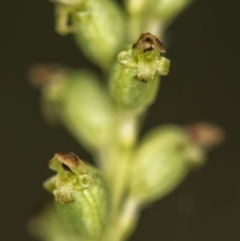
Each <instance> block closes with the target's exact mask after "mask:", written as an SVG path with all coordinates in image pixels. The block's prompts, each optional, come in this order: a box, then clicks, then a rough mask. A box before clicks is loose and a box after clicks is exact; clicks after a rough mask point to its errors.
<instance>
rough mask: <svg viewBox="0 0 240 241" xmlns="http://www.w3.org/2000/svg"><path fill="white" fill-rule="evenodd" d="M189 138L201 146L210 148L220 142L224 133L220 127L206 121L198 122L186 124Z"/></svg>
mask: <svg viewBox="0 0 240 241" xmlns="http://www.w3.org/2000/svg"><path fill="white" fill-rule="evenodd" d="M186 131H187V132H188V134H189V136H190V138H191V139H192V140H193V141H194V142H195V143H196V144H197V145H199V146H201V147H203V148H212V147H214V146H217V145H219V144H221V143H222V142H223V140H224V137H225V133H224V131H223V129H222V128H220V127H218V126H216V125H214V124H211V123H207V122H199V123H195V124H190V125H187V126H186Z"/></svg>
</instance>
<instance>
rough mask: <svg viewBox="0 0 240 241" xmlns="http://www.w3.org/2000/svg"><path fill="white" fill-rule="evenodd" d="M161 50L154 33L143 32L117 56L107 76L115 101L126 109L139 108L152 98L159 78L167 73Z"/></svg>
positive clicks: (163, 50) (167, 67)
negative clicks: (108, 76)
mask: <svg viewBox="0 0 240 241" xmlns="http://www.w3.org/2000/svg"><path fill="white" fill-rule="evenodd" d="M163 52H165V49H164V47H163V44H162V43H161V42H160V41H159V40H158V39H157V37H156V36H154V35H152V34H150V33H145V34H142V35H141V36H140V38H139V39H138V41H137V42H136V43H135V44H133V46H132V48H130V49H129V50H128V51H122V52H120V53H119V55H118V63H117V64H116V65H115V66H114V68H113V70H112V73H111V75H110V79H109V88H110V92H111V95H112V97H113V99H114V100H115V101H116V103H117V104H118V105H119V106H121V107H123V108H127V109H135V110H139V109H140V110H142V109H145V108H146V107H147V106H148V105H150V104H151V103H152V102H153V100H154V99H155V97H156V94H157V91H158V86H159V82H160V81H159V78H158V75H157V74H160V75H167V74H168V71H169V67H170V61H169V60H168V59H166V58H164V57H162V56H160V53H163Z"/></svg>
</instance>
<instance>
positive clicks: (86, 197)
mask: <svg viewBox="0 0 240 241" xmlns="http://www.w3.org/2000/svg"><path fill="white" fill-rule="evenodd" d="M49 167H50V169H52V170H54V171H56V172H57V174H56V175H55V176H53V177H52V178H50V179H48V180H47V181H46V182H45V183H44V186H45V188H46V189H47V190H48V191H49V192H50V193H53V194H54V196H55V200H56V202H55V203H54V205H53V206H51V207H49V208H48V209H47V210H45V212H44V213H43V214H42V215H41V216H40V217H39V218H38V219H37V220H38V221H37V222H36V221H35V223H36V224H35V229H38V230H35V231H34V230H33V233H35V235H36V236H38V237H40V238H43V239H44V240H46V241H54V240H58V241H59V240H70V241H75V240H98V238H99V237H100V236H101V234H102V233H103V232H104V229H105V227H106V224H107V222H108V218H109V212H110V206H111V205H110V194H109V190H108V186H107V184H106V181H105V180H104V178H103V176H102V175H101V173H100V172H99V171H98V170H97V169H95V168H93V167H91V166H89V165H85V164H84V163H83V162H82V161H81V160H80V159H79V158H78V157H77V156H76V155H74V154H73V153H58V154H55V156H54V157H53V158H52V160H51V161H50V162H49ZM33 228H34V226H33ZM64 238H65V239H64Z"/></svg>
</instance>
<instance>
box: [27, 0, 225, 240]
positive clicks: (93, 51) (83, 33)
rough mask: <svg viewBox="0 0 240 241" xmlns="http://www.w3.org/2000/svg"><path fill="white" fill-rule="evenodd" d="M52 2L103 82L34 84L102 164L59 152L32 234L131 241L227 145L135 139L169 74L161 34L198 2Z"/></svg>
mask: <svg viewBox="0 0 240 241" xmlns="http://www.w3.org/2000/svg"><path fill="white" fill-rule="evenodd" d="M52 2H53V3H54V5H55V14H56V31H57V32H58V33H59V34H61V35H66V34H73V35H74V38H75V40H76V43H77V45H78V46H79V47H80V50H81V51H82V52H83V53H84V54H85V55H86V56H87V57H88V58H89V60H91V61H92V62H93V64H94V65H95V66H97V67H98V68H99V69H100V70H101V71H102V77H100V76H99V75H97V74H95V73H94V71H92V70H83V69H81V70H75V69H71V68H63V67H59V66H56V65H49V66H43V65H38V66H35V67H34V68H33V69H32V71H31V74H30V78H31V80H32V82H33V83H34V84H35V86H38V87H40V88H41V91H42V100H41V103H42V109H43V112H44V113H45V115H46V116H47V117H48V118H47V119H50V120H52V119H54V120H57V121H58V122H61V123H62V124H63V125H64V126H65V127H66V129H67V130H68V131H69V132H70V133H71V134H72V135H73V137H74V138H76V140H77V141H78V142H79V143H80V144H81V145H82V146H84V147H85V149H86V150H87V151H89V152H90V153H91V154H92V156H93V161H95V164H96V165H95V166H92V165H90V164H88V162H86V161H82V160H81V159H80V158H79V157H78V156H77V155H75V154H73V153H71V152H67V153H56V154H55V155H54V157H53V158H52V159H51V160H50V162H49V168H50V169H51V170H53V171H54V172H56V174H55V175H54V176H52V177H50V178H49V179H47V180H46V181H45V182H44V188H45V189H46V190H47V191H48V192H49V193H50V194H51V195H52V196H53V199H54V200H53V202H52V203H51V204H50V205H48V206H46V207H45V208H44V209H43V210H42V212H41V214H39V215H37V216H36V217H34V218H32V220H30V223H29V227H30V231H31V233H32V234H33V235H35V237H37V238H39V240H42V241H79V240H81V241H125V240H127V239H128V238H129V237H130V235H131V234H132V232H133V231H134V229H135V227H136V225H137V222H138V219H139V217H140V212H141V210H142V208H143V207H144V206H146V205H148V204H150V203H152V202H154V201H157V200H160V199H161V198H162V197H164V196H165V195H167V194H169V193H170V192H172V191H173V190H174V189H175V188H176V187H177V186H178V185H180V183H181V182H182V181H183V180H184V178H185V177H186V176H187V175H188V173H189V171H190V170H191V169H192V168H194V167H196V166H200V165H202V164H203V163H204V162H205V160H206V155H207V152H208V151H209V150H210V149H211V148H212V147H214V146H215V145H217V144H219V143H220V142H221V141H222V139H223V132H222V130H221V129H220V128H218V127H216V126H214V125H212V124H208V123H198V124H191V125H188V126H179V125H174V124H171V125H162V126H157V127H155V128H154V129H153V130H151V131H149V132H148V133H146V134H145V135H144V136H143V137H141V138H140V137H139V133H140V129H141V128H140V127H141V125H142V120H143V116H144V115H145V114H146V111H147V110H148V108H149V107H150V106H151V104H153V102H154V101H155V99H156V96H157V94H158V92H159V88H160V77H161V76H166V75H167V74H168V73H169V70H170V60H169V59H168V58H167V57H165V56H164V54H165V55H166V49H165V47H164V44H163V43H162V42H161V40H163V34H164V29H165V28H166V26H167V25H168V24H169V23H170V22H171V21H173V19H174V18H175V17H176V16H177V15H178V14H180V12H182V11H183V9H185V8H186V7H187V6H188V5H189V4H190V2H192V1H191V0H180V1H176V0H150V1H149V0H138V1H137V0H126V1H125V9H123V8H121V7H120V6H119V5H118V4H117V3H116V2H115V1H113V0H52ZM160 39H161V40H160ZM163 114H164V113H163ZM53 117H54V118H53Z"/></svg>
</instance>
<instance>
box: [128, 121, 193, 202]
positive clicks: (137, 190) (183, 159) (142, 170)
mask: <svg viewBox="0 0 240 241" xmlns="http://www.w3.org/2000/svg"><path fill="white" fill-rule="evenodd" d="M191 148H192V143H191V142H190V139H189V137H188V135H187V133H186V132H185V131H184V129H183V128H180V127H177V126H173V125H167V126H163V127H158V128H155V129H154V130H152V131H151V132H150V133H148V134H147V136H146V137H145V138H144V139H143V141H142V143H141V144H140V146H139V148H138V149H137V151H136V155H135V159H134V163H133V167H132V173H131V180H130V192H131V195H132V196H133V197H134V198H136V199H138V200H139V202H140V203H143V204H144V203H146V202H149V201H153V200H156V199H158V198H161V197H163V196H165V195H166V194H168V193H169V192H171V191H172V190H173V189H174V188H175V187H176V186H177V185H179V184H180V183H181V181H182V180H183V179H184V177H185V176H186V175H187V173H188V171H189V169H190V167H191V159H192V156H191V155H192V149H191Z"/></svg>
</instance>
